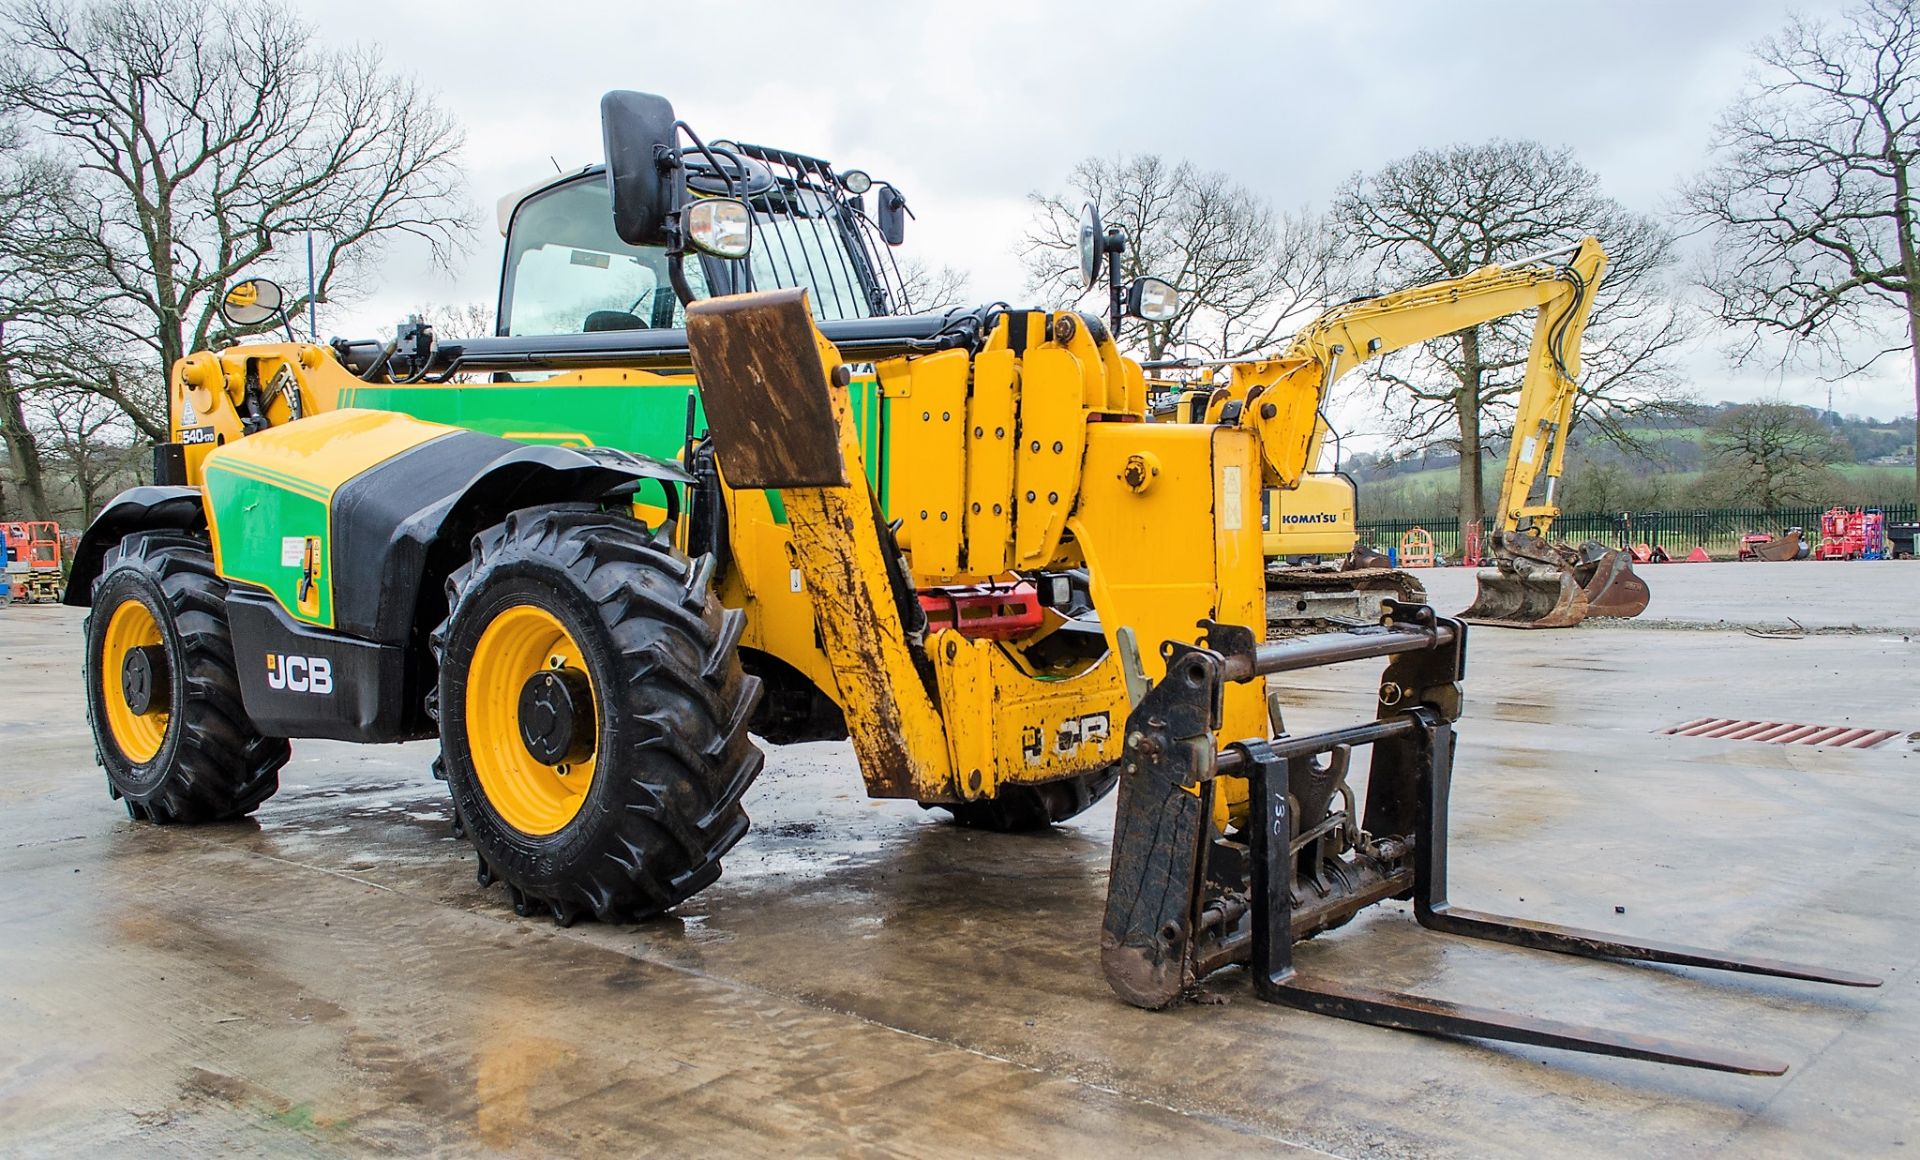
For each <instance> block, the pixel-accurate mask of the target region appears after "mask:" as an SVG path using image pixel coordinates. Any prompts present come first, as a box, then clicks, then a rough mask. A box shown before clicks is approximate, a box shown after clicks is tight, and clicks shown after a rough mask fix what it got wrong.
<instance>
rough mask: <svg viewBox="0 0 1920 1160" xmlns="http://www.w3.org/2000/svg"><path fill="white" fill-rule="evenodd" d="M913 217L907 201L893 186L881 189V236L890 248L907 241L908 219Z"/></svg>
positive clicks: (885, 186) (884, 186)
mask: <svg viewBox="0 0 1920 1160" xmlns="http://www.w3.org/2000/svg"><path fill="white" fill-rule="evenodd" d="M863 176H864V175H863ZM912 216H913V211H912V210H910V209H908V208H907V199H906V198H905V197H903V196H901V193H900V191H899V190H897V189H895V188H894V187H893V186H891V185H883V186H881V187H880V236H881V237H882V238H885V239H886V242H887V244H888V245H889V246H897V245H899V244H900V243H901V242H904V241H906V240H907V219H908V218H909V217H912Z"/></svg>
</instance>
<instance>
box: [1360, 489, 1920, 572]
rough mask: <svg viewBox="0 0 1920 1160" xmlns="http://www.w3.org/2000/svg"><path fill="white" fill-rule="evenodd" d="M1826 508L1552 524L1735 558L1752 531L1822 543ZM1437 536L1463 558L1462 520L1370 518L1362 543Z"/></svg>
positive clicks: (1445, 552)
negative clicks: (1801, 535)
mask: <svg viewBox="0 0 1920 1160" xmlns="http://www.w3.org/2000/svg"><path fill="white" fill-rule="evenodd" d="M1828 510H1830V509H1828V508H1824V507H1796V508H1782V509H1780V510H1779V511H1773V512H1769V511H1765V510H1763V509H1761V508H1715V509H1713V510H1710V511H1690V512H1611V513H1608V512H1589V513H1585V514H1579V515H1563V516H1561V517H1560V518H1559V519H1557V520H1555V521H1554V522H1553V538H1554V539H1558V540H1570V541H1573V542H1576V543H1577V542H1579V541H1582V540H1599V541H1600V542H1601V543H1603V544H1610V545H1612V546H1614V547H1620V548H1624V547H1627V546H1629V545H1632V544H1647V545H1651V546H1656V547H1660V548H1664V549H1666V551H1667V552H1668V553H1670V554H1672V555H1673V556H1675V557H1679V556H1684V555H1686V554H1687V553H1688V552H1691V551H1693V549H1694V548H1695V547H1702V548H1705V549H1706V550H1707V552H1708V554H1709V555H1712V556H1715V557H1720V556H1725V557H1727V558H1728V559H1732V558H1733V556H1734V555H1735V554H1736V553H1737V552H1738V550H1739V546H1740V537H1742V536H1744V535H1747V534H1748V533H1750V532H1783V531H1785V530H1786V529H1788V528H1800V529H1802V530H1803V531H1804V532H1805V533H1806V538H1807V542H1808V543H1809V544H1817V543H1819V542H1820V517H1821V515H1823V514H1824V513H1825V512H1827V511H1828ZM1869 510H1879V511H1883V512H1885V513H1886V516H1887V525H1888V526H1889V527H1892V526H1893V525H1895V524H1911V523H1914V522H1916V517H1915V507H1914V505H1913V504H1910V503H1907V504H1887V505H1885V506H1883V507H1881V508H1879V509H1869ZM1416 527H1418V528H1425V529H1426V530H1427V531H1429V532H1431V533H1433V550H1434V551H1435V552H1436V553H1437V554H1439V555H1441V556H1444V557H1446V558H1447V559H1448V560H1458V559H1459V558H1460V520H1459V518H1458V517H1456V516H1436V517H1434V518H1433V519H1428V520H1372V521H1367V522H1363V523H1361V524H1360V527H1359V531H1360V542H1361V543H1363V544H1372V545H1374V546H1376V547H1378V548H1381V549H1383V550H1384V549H1386V548H1389V547H1398V546H1399V544H1400V537H1401V536H1403V535H1405V534H1406V533H1407V532H1408V531H1409V530H1410V529H1412V528H1416Z"/></svg>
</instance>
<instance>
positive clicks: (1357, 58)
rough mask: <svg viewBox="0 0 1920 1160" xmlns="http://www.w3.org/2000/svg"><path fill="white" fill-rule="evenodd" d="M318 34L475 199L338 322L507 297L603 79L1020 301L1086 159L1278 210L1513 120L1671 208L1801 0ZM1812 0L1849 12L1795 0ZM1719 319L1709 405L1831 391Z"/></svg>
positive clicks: (449, 16)
mask: <svg viewBox="0 0 1920 1160" xmlns="http://www.w3.org/2000/svg"><path fill="white" fill-rule="evenodd" d="M300 3H301V4H302V5H303V6H304V8H305V10H306V12H307V14H308V15H309V17H310V18H311V19H312V20H313V21H314V23H315V24H316V26H317V27H318V29H319V31H320V35H321V37H322V38H323V39H325V40H328V41H331V42H334V43H345V42H347V41H350V40H354V39H370V40H374V41H377V42H378V43H379V44H380V45H381V46H383V47H384V49H385V50H386V51H387V53H388V54H389V62H390V63H391V64H393V65H394V66H396V67H399V68H403V69H406V70H409V71H411V72H413V73H414V74H415V75H416V76H417V77H418V78H419V79H420V80H421V81H422V82H423V83H424V84H426V85H427V86H429V87H430V88H432V89H434V90H436V91H437V92H438V93H439V95H440V99H441V100H442V101H443V102H444V103H445V105H446V106H447V107H448V108H449V109H450V110H451V111H452V112H453V113H454V114H455V115H457V116H458V117H459V118H460V119H461V120H462V121H463V122H464V123H465V125H466V127H467V132H468V146H467V149H466V151H465V153H464V162H465V165H466V169H467V172H468V175H469V178H470V180H471V184H472V197H473V201H474V205H475V209H476V215H475V222H476V228H475V232H474V237H473V244H472V246H471V248H470V252H469V253H468V255H467V256H466V258H465V259H464V260H463V261H462V262H460V263H459V268H458V269H457V270H455V271H452V272H451V273H449V272H445V271H436V270H434V269H432V268H431V267H430V266H429V265H428V263H427V262H426V260H425V258H424V255H422V254H417V253H414V252H411V251H409V250H406V249H404V248H396V250H395V252H394V253H393V254H392V255H391V260H390V262H389V263H388V267H387V273H386V275H385V276H384V277H383V279H382V283H381V287H380V290H379V292H378V293H377V294H376V295H375V296H373V297H372V298H370V299H367V300H365V301H363V302H360V303H357V304H355V305H354V306H353V307H352V308H351V309H342V310H339V311H338V312H336V314H335V315H334V317H333V318H332V320H331V322H330V323H328V324H326V325H330V326H331V327H332V328H334V329H336V330H341V331H345V332H351V333H355V334H371V333H373V332H375V331H385V330H386V329H387V328H388V327H389V326H391V325H392V324H393V323H394V322H396V321H398V320H399V319H400V318H401V317H402V316H403V315H404V314H405V313H406V312H407V311H408V310H409V309H410V308H412V307H415V306H418V305H420V304H423V303H426V302H429V301H437V302H458V301H467V300H472V299H491V298H492V297H493V294H494V286H495V282H496V279H497V277H498V274H499V264H500V237H499V235H498V233H497V232H496V231H495V229H494V226H493V203H494V201H495V199H496V198H497V197H498V196H499V195H500V194H502V193H505V192H507V191H509V190H512V189H516V188H519V187H521V186H524V185H526V184H527V183H529V182H531V181H534V180H537V179H538V178H540V177H541V176H542V175H544V174H550V173H552V172H553V171H554V164H555V162H556V161H557V162H558V163H559V165H560V166H562V167H565V168H568V169H571V168H574V167H576V166H578V165H581V164H584V163H586V162H589V161H596V160H598V159H599V151H600V136H599V134H600V128H599V120H598V101H599V97H600V94H601V93H603V92H605V91H606V90H608V89H614V88H635V89H643V90H647V91H651V92H658V93H661V94H663V95H665V96H667V97H668V98H669V99H671V100H672V101H673V102H674V105H675V107H676V110H677V111H678V112H679V114H680V115H681V116H682V117H683V118H685V119H686V120H688V121H689V122H690V123H692V124H693V125H694V126H695V127H696V128H697V129H699V130H700V131H701V132H702V133H703V134H705V135H707V136H710V137H711V136H726V137H733V138H737V139H741V140H749V141H757V142H761V143H765V144H775V145H781V146H784V147H787V148H792V149H796V150H799V151H801V152H806V153H812V154H815V155H818V156H824V157H827V158H830V159H832V160H833V161H834V163H835V164H836V165H837V166H839V167H841V168H848V167H858V168H862V169H866V170H868V171H870V172H872V173H873V174H874V175H875V176H877V177H880V178H882V179H883V180H893V181H897V182H898V184H899V185H900V187H901V188H902V189H903V190H904V191H905V192H906V194H907V196H908V197H909V199H910V201H911V203H912V206H913V209H914V212H915V213H916V214H917V215H918V219H917V221H915V222H914V223H913V224H912V226H911V228H910V232H909V238H908V247H907V248H908V251H909V252H910V253H912V254H914V255H916V256H918V257H920V258H922V259H923V260H925V261H926V262H927V263H928V264H929V265H933V266H938V265H942V264H950V265H954V266H957V267H959V268H961V269H964V270H966V271H968V272H969V273H970V275H971V288H972V290H973V292H974V295H975V296H976V297H980V298H982V299H990V298H1000V297H1017V295H1018V293H1019V291H1020V285H1021V276H1020V269H1019V264H1018V262H1017V261H1016V259H1015V257H1014V255H1013V252H1012V251H1013V244H1014V242H1015V240H1016V239H1017V237H1018V235H1019V233H1020V230H1021V227H1022V225H1023V224H1024V222H1025V221H1026V218H1027V207H1026V203H1025V196H1026V194H1027V193H1028V192H1029V191H1030V190H1034V189H1053V188H1056V187H1058V186H1059V185H1060V184H1061V183H1062V182H1063V180H1064V178H1065V175H1066V173H1067V171H1068V169H1069V168H1070V167H1071V166H1072V164H1073V163H1074V162H1075V161H1076V160H1078V159H1080V158H1082V157H1085V156H1088V155H1090V154H1108V155H1111V154H1121V153H1133V152H1157V153H1161V154H1163V155H1167V156H1171V157H1186V158H1189V159H1191V160H1193V161H1195V162H1197V163H1199V164H1201V165H1203V166H1206V167H1209V168H1217V169H1222V170H1225V171H1227V172H1229V173H1231V174H1232V175H1233V176H1234V177H1235V178H1237V179H1238V180H1240V181H1242V182H1244V183H1245V184H1247V185H1249V186H1251V187H1253V188H1255V189H1258V190H1260V191H1262V192H1264V193H1266V194H1267V195H1268V196H1270V197H1271V198H1272V199H1273V200H1274V201H1275V202H1276V203H1277V204H1279V205H1281V206H1282V207H1287V208H1292V207H1297V206H1303V205H1308V206H1324V204H1325V203H1326V201H1327V199H1328V197H1329V195H1330V194H1331V193H1332V191H1333V190H1334V188H1335V187H1336V186H1337V185H1338V184H1339V183H1340V182H1341V181H1342V180H1344V179H1345V178H1346V177H1347V176H1348V175H1349V174H1351V173H1353V172H1354V171H1356V170H1367V169H1372V168H1375V167H1377V166H1379V165H1381V164H1383V163H1385V162H1387V161H1389V160H1391V159H1393V158H1395V157H1398V156H1401V155H1404V154H1406V153H1408V152H1411V151H1413V150H1415V149H1419V148H1423V147H1429V146H1441V145H1446V144H1450V143H1453V142H1459V141H1481V140H1486V139H1488V138H1493V137H1509V138H1533V139H1537V140H1540V141H1542V142H1545V143H1547V144H1549V145H1568V146H1571V147H1572V148H1573V149H1574V150H1575V152H1576V153H1577V154H1578V156H1579V157H1580V159H1581V160H1582V161H1583V162H1584V163H1585V164H1587V165H1588V166H1589V167H1590V168H1592V169H1594V170H1595V171H1596V172H1597V173H1598V174H1599V175H1600V177H1601V179H1602V182H1603V185H1604V188H1605V192H1607V193H1608V194H1610V195H1611V196H1613V197H1615V198H1618V199H1619V200H1621V201H1622V202H1624V203H1626V204H1627V205H1629V206H1631V207H1633V208H1636V209H1640V210H1644V211H1649V212H1658V211H1661V210H1663V209H1664V208H1666V206H1667V204H1668V202H1669V199H1670V198H1671V196H1672V192H1673V190H1674V188H1675V186H1676V184H1677V183H1678V182H1679V181H1680V180H1681V179H1682V178H1683V177H1685V176H1687V175H1689V174H1690V173H1692V172H1693V171H1694V170H1695V169H1696V168H1697V167H1698V166H1699V165H1700V164H1701V161H1702V157H1703V154H1704V152H1705V149H1706V147H1707V143H1708V140H1709V137H1710V134H1711V132H1712V126H1713V122H1714V118H1715V117H1716V115H1717V114H1718V113H1719V111H1720V110H1721V109H1722V108H1723V107H1724V106H1725V105H1726V104H1727V103H1728V102H1730V101H1732V100H1733V99H1734V98H1735V97H1736V96H1737V95H1738V92H1739V90H1740V86H1741V83H1742V80H1743V77H1744V75H1745V72H1746V69H1747V56H1746V52H1747V49H1748V48H1749V46H1751V45H1752V43H1753V42H1755V41H1756V40H1758V39H1760V38H1761V37H1763V36H1765V35H1767V34H1768V33H1770V32H1771V31H1773V30H1774V29H1776V28H1778V27H1779V26H1780V25H1781V23H1782V22H1783V20H1784V17H1785V15H1786V12H1787V10H1788V5H1787V4H1785V3H1781V2H1778V0H1665V2H1660V0H1610V2H1609V3H1605V4H1560V3H1551V2H1549V3H1541V2H1540V0H1532V2H1530V3H1518V2H1506V0H1502V2H1492V0H1450V2H1447V3H1436V2H1417V0H1347V2H1345V3H1337V4H1336V3H1304V2H1281V3H1250V2H1244V3H1219V2H1210V0H1191V2H1187V3H1168V2H1164V0H1163V2H1161V3H1153V4H1147V3H1138V2H1134V0H1108V2H1103V3H1097V4H1071V5H1069V4H1042V3H1034V4H1027V5H1020V6H1013V5H991V4H989V5H978V6H975V5H934V4H892V5H881V4H873V3H857V2H851V0H814V2H811V3H745V2H738V0H723V2H714V0H701V2H698V3H678V4H660V3H656V2H650V0H637V2H626V3H607V2H604V0H602V2H584V0H548V2H547V3H544V4H540V5H528V4H523V3H505V2H501V0H463V2H461V3H453V2H450V0H427V2H419V3H409V4H399V5H396V4H391V3H376V2H374V0H327V2H326V3H320V2H319V0H300ZM1796 7H1798V8H1800V9H1801V10H1803V11H1804V10H1809V9H1811V10H1815V11H1818V10H1821V9H1825V8H1832V7H1834V5H1830V4H1820V3H1815V4H1800V5H1797V6H1796ZM1719 338H1720V336H1718V335H1714V334H1711V333H1709V334H1708V335H1707V336H1706V337H1705V338H1704V339H1703V341H1702V342H1701V344H1700V345H1699V348H1698V349H1697V350H1696V351H1694V352H1693V354H1692V356H1691V357H1690V359H1689V366H1690V368H1691V369H1692V372H1693V377H1694V380H1695V384H1694V389H1695V390H1696V392H1697V393H1698V394H1699V395H1700V396H1701V397H1702V398H1705V399H1708V400H1716V399H1721V398H1733V399H1742V398H1753V397H1758V396H1771V395H1774V394H1784V395H1785V396H1786V397H1789V398H1793V399H1796V400H1798V401H1803V402H1808V403H1824V402H1825V400H1826V391H1827V386H1826V385H1825V384H1824V383H1821V382H1817V381H1815V380H1814V379H1813V378H1812V377H1811V376H1808V375H1805V374H1801V373H1791V374H1788V375H1785V376H1783V375H1782V374H1780V373H1779V372H1777V371H1769V370H1768V369H1767V368H1765V367H1748V368H1744V369H1734V368H1730V367H1728V366H1727V365H1726V363H1725V361H1724V359H1723V357H1722V347H1723V344H1722V343H1721V342H1720V341H1719ZM1903 361H1904V360H1890V361H1889V362H1887V363H1886V364H1884V365H1883V366H1882V367H1881V368H1880V369H1878V370H1877V371H1876V372H1875V373H1873V374H1871V375H1864V376H1858V377H1856V378H1854V379H1851V380H1848V381H1847V382H1844V383H1841V384H1839V385H1837V386H1836V387H1835V388H1834V405H1835V406H1836V407H1837V408H1838V409H1840V410H1842V411H1858V412H1862V413H1868V414H1877V415H1881V416H1892V415H1897V414H1906V413H1910V412H1911V411H1912V410H1913V394H1912V390H1911V386H1910V384H1909V382H1908V380H1907V379H1906V377H1905V375H1904V374H1903Z"/></svg>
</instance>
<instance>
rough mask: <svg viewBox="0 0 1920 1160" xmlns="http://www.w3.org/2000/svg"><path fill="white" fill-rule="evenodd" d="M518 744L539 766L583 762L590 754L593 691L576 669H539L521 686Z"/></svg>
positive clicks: (592, 726)
mask: <svg viewBox="0 0 1920 1160" xmlns="http://www.w3.org/2000/svg"><path fill="white" fill-rule="evenodd" d="M519 708H520V712H519V718H520V741H521V744H523V745H525V746H526V747H527V752H528V753H529V754H531V755H532V756H533V759H534V760H535V761H538V762H539V763H540V764H542V765H551V766H562V765H569V764H574V763H578V762H580V761H584V760H585V759H586V758H587V757H588V756H589V755H591V754H592V753H593V738H594V720H593V692H592V689H591V687H590V686H589V684H588V682H587V676H586V674H585V673H582V672H581V671H579V670H578V669H566V668H560V669H553V668H549V669H542V670H540V671H539V672H537V673H535V674H533V675H532V676H531V677H528V678H527V680H526V683H525V684H523V685H521V686H520V706H519Z"/></svg>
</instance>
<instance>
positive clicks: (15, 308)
mask: <svg viewBox="0 0 1920 1160" xmlns="http://www.w3.org/2000/svg"><path fill="white" fill-rule="evenodd" d="M72 192H73V190H72V181H71V178H70V176H69V175H68V174H67V173H66V172H65V171H64V170H63V168H62V167H61V166H60V165H58V164H57V163H55V162H52V161H50V160H49V159H47V158H45V157H41V156H37V155H34V154H32V153H29V152H27V151H26V150H25V149H24V148H23V147H22V145H21V144H20V142H19V141H18V140H17V139H16V138H15V137H14V136H13V135H12V134H10V133H8V134H5V135H4V136H0V440H4V442H5V445H6V449H7V455H8V458H9V460H11V462H12V466H13V474H14V478H15V480H16V482H17V484H18V486H19V490H20V492H21V493H22V496H23V498H24V499H25V501H26V506H27V509H28V511H29V512H30V513H31V515H32V516H33V517H34V518H36V519H49V518H51V516H52V504H51V500H50V499H49V494H48V486H47V479H46V467H45V464H44V462H43V456H42V454H41V447H40V443H39V438H38V431H37V430H36V428H35V425H34V423H33V422H32V413H33V404H34V400H35V399H36V397H37V396H39V395H41V394H43V393H44V392H46V391H48V390H50V389H55V388H57V387H58V386H60V385H61V384H62V383H64V381H65V378H64V374H65V370H66V367H67V365H68V364H69V363H70V362H71V360H72V359H73V357H74V355H75V353H76V352H75V346H76V343H75V338H74V336H75V335H76V334H77V333H81V332H82V331H83V323H84V321H85V320H86V319H88V317H89V316H90V314H91V313H92V312H93V310H94V309H95V308H97V307H98V306H99V305H100V303H99V296H98V294H97V293H95V291H96V289H97V286H96V284H95V282H94V280H93V277H92V273H93V269H92V263H91V261H90V257H89V255H88V253H87V247H86V246H85V245H84V243H82V242H81V241H79V240H77V239H76V238H75V237H74V236H73V234H72V231H71V229H70V228H69V226H70V216H71V214H72V211H73V210H74V202H73V200H72Z"/></svg>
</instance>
